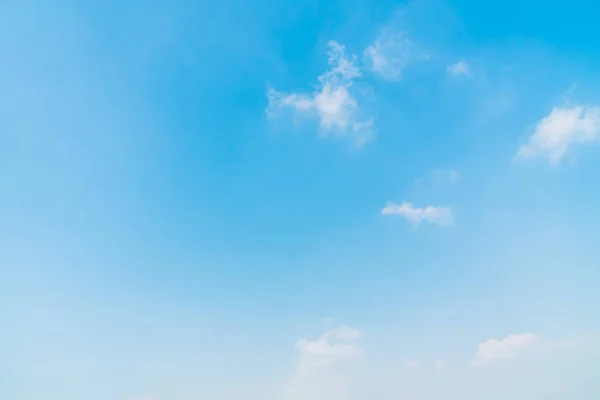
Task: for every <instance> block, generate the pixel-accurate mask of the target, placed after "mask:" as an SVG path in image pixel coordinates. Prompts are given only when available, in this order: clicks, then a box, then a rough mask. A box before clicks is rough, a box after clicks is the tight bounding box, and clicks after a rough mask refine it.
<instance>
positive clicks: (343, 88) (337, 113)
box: [267, 40, 374, 147]
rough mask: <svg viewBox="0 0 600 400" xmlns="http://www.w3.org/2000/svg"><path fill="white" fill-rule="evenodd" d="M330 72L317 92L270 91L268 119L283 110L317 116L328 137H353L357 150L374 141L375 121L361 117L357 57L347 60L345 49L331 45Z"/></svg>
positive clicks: (268, 94) (336, 44) (323, 77)
mask: <svg viewBox="0 0 600 400" xmlns="http://www.w3.org/2000/svg"><path fill="white" fill-rule="evenodd" d="M328 46H329V52H328V61H329V66H330V69H329V70H328V71H326V72H325V73H323V74H322V75H321V76H319V78H318V80H319V84H318V86H317V90H316V91H315V92H313V93H310V94H307V93H283V92H279V91H277V90H275V89H273V88H272V87H270V88H269V89H268V90H267V98H268V101H269V104H268V106H267V116H268V117H269V118H274V117H275V116H276V115H277V113H278V111H279V110H281V109H283V108H291V109H293V110H294V111H295V112H297V113H299V114H304V115H307V116H310V115H316V116H317V118H318V119H319V125H320V127H321V131H322V133H323V135H324V136H332V135H333V136H343V137H349V138H351V139H352V140H353V141H354V143H355V145H356V146H357V147H360V146H362V145H364V144H365V143H367V142H369V141H370V140H371V139H372V138H373V124H374V119H373V118H365V119H360V118H359V107H358V104H357V100H356V98H355V97H354V96H353V95H352V93H351V87H352V84H353V82H354V80H355V79H356V78H358V77H360V76H361V72H360V70H359V68H358V67H357V66H356V61H357V58H356V56H352V57H350V58H348V57H346V54H345V47H344V46H342V45H341V44H339V43H337V42H336V41H333V40H332V41H330V42H329V43H328Z"/></svg>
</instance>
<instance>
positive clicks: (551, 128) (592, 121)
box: [516, 107, 600, 165]
mask: <svg viewBox="0 0 600 400" xmlns="http://www.w3.org/2000/svg"><path fill="white" fill-rule="evenodd" d="M599 136H600V108H597V107H571V108H561V107H555V108H554V109H553V110H552V111H551V112H550V115H548V116H547V117H545V118H543V119H542V120H541V121H540V122H539V123H538V124H537V126H536V128H535V131H534V132H533V134H532V135H531V136H530V137H529V141H528V143H527V144H524V145H522V146H521V147H520V148H519V150H518V152H517V155H516V156H517V157H521V158H533V157H537V156H539V155H543V156H546V157H547V158H548V161H549V162H550V164H553V165H555V164H558V163H559V161H560V160H561V158H562V157H563V156H564V155H565V154H566V152H567V151H568V150H569V148H570V147H571V146H572V145H575V144H586V143H592V142H594V141H596V140H598V137H599Z"/></svg>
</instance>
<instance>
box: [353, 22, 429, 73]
mask: <svg viewBox="0 0 600 400" xmlns="http://www.w3.org/2000/svg"><path fill="white" fill-rule="evenodd" d="M416 57H418V56H417V50H416V48H415V44H414V43H413V42H412V40H410V38H408V37H407V36H406V34H405V33H393V32H392V31H390V30H389V29H386V30H384V31H383V32H382V33H381V34H380V35H379V37H378V38H377V40H375V42H374V43H373V44H372V45H370V46H369V47H367V48H366V49H365V51H364V59H365V63H366V64H367V65H368V66H369V68H370V69H371V70H372V71H373V72H375V73H376V74H378V75H380V76H381V77H382V78H384V79H386V80H396V79H399V78H400V76H401V74H402V71H403V70H404V69H405V68H406V66H407V65H408V64H409V63H410V62H411V61H412V60H414V59H415V58H416Z"/></svg>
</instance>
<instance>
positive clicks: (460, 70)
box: [447, 60, 471, 77]
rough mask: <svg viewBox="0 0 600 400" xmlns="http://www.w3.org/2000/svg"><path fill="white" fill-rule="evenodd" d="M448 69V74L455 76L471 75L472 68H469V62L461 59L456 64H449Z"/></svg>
mask: <svg viewBox="0 0 600 400" xmlns="http://www.w3.org/2000/svg"><path fill="white" fill-rule="evenodd" d="M447 71H448V75H451V76H454V77H459V76H469V75H471V68H469V64H467V62H466V61H464V60H462V61H459V62H457V63H456V64H452V65H449V66H448V69H447Z"/></svg>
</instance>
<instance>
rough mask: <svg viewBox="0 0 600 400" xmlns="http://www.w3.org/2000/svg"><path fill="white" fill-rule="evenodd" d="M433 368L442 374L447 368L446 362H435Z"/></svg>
mask: <svg viewBox="0 0 600 400" xmlns="http://www.w3.org/2000/svg"><path fill="white" fill-rule="evenodd" d="M434 368H435V370H436V371H438V372H442V371H444V370H446V368H448V361H445V360H437V361H436V362H435V365H434Z"/></svg>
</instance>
